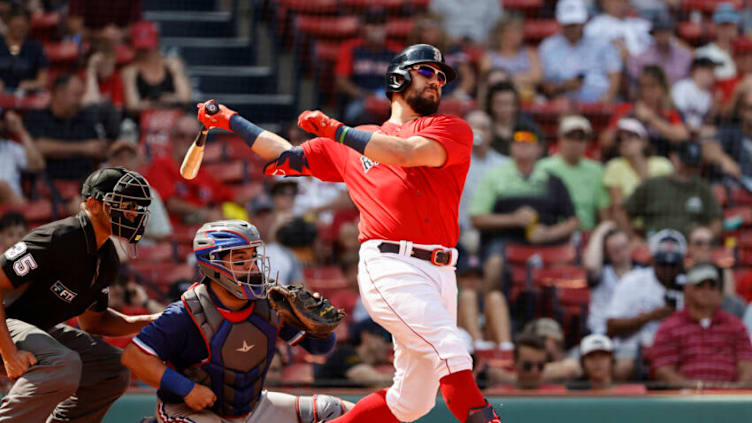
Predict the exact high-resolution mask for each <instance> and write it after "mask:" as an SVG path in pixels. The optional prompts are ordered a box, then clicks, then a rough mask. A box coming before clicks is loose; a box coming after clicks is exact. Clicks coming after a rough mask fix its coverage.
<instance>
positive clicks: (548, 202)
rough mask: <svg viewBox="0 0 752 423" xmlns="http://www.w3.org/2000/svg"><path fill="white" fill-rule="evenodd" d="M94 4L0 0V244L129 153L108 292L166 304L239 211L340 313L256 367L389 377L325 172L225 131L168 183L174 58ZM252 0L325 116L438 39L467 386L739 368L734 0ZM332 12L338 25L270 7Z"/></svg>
mask: <svg viewBox="0 0 752 423" xmlns="http://www.w3.org/2000/svg"><path fill="white" fill-rule="evenodd" d="M104 3H105V2H100V1H98V0H69V1H55V0H48V1H44V0H26V1H11V0H0V107H1V109H0V110H1V111H0V114H1V116H2V117H1V118H0V216H2V217H0V250H2V251H5V250H6V249H7V248H9V247H10V246H12V245H14V244H15V243H16V242H18V241H19V240H20V239H21V238H22V237H23V235H24V234H25V233H26V232H27V231H28V229H29V228H33V227H36V226H39V225H41V224H44V223H46V222H49V221H51V220H53V219H54V218H60V217H63V216H68V215H70V214H73V213H75V212H76V211H77V210H78V208H79V203H80V201H81V199H80V188H81V183H82V180H83V178H84V177H85V176H86V175H88V174H89V173H90V172H91V171H92V170H94V169H96V168H98V167H100V166H105V165H109V166H123V167H127V168H130V169H135V170H138V171H139V172H141V173H142V174H143V175H144V176H145V177H146V179H147V180H148V181H149V183H150V184H151V186H152V188H153V189H152V195H153V196H154V198H153V200H152V206H151V219H150V220H149V223H148V227H147V229H146V233H145V240H144V242H142V243H141V244H142V246H140V247H139V255H138V257H137V258H131V257H129V256H128V255H127V254H125V252H123V254H121V262H122V263H123V268H122V271H121V275H120V278H119V280H118V282H117V283H116V284H115V285H114V286H113V287H111V289H110V304H111V306H113V307H115V308H117V309H119V310H120V311H123V312H125V313H131V314H139V313H144V312H158V311H159V310H161V309H162V308H163V307H164V306H165V305H166V304H169V303H170V302H172V301H176V300H178V299H179V297H180V294H181V293H182V292H183V291H184V290H185V289H186V288H187V287H188V286H190V285H191V284H192V283H193V282H195V278H196V277H197V276H196V275H197V273H196V268H195V267H196V266H195V258H193V255H192V239H193V234H194V233H195V231H196V229H197V228H198V227H199V226H201V224H202V223H204V222H207V221H210V220H217V219H222V218H240V219H246V220H248V221H250V222H252V223H254V224H255V225H256V226H257V227H258V229H259V231H260V233H261V235H262V237H263V239H264V240H265V242H266V247H265V251H266V255H267V256H268V257H269V259H270V263H271V269H272V270H271V275H272V277H273V278H274V279H276V280H277V281H278V283H281V284H304V285H306V286H308V287H309V288H311V289H313V290H317V291H319V292H321V293H322V294H323V295H325V296H327V297H328V298H330V300H331V301H332V303H333V304H335V305H337V306H339V307H342V308H344V309H345V310H346V312H347V321H346V323H345V324H343V325H342V326H341V328H340V329H339V330H338V341H339V344H338V347H337V348H336V350H335V351H334V352H333V353H332V354H331V355H330V356H329V357H327V358H326V359H324V360H319V359H318V358H315V357H313V356H310V355H307V354H305V353H304V352H302V351H300V350H298V349H291V348H289V347H287V346H286V345H284V346H283V345H282V344H280V345H279V346H278V354H277V356H276V358H275V363H274V365H273V368H272V370H271V371H270V374H269V376H268V378H267V380H268V381H269V382H271V383H277V384H315V385H317V386H373V385H379V386H385V385H388V384H389V383H390V380H391V377H392V374H391V372H392V371H393V369H392V366H391V364H390V360H391V355H392V347H391V339H390V336H389V334H388V333H387V332H386V331H385V330H384V329H383V328H381V327H379V326H378V325H377V324H376V323H374V322H373V321H371V320H370V319H369V318H368V313H367V312H366V311H365V309H364V307H363V305H362V304H361V303H360V301H359V298H358V288H357V269H356V267H357V262H358V256H357V251H358V246H359V241H358V228H357V224H358V215H357V211H356V210H355V209H354V206H353V204H352V202H351V201H350V198H349V195H348V193H347V190H346V189H345V188H344V186H343V185H341V184H340V185H338V184H331V183H323V182H321V181H318V180H316V179H312V178H308V177H302V178H280V177H267V176H263V175H262V172H261V169H262V168H263V165H264V163H263V162H259V160H260V159H259V158H258V157H256V156H254V155H253V154H252V153H251V152H250V151H249V150H248V149H247V147H246V146H245V145H244V144H243V142H242V140H240V139H238V138H236V137H235V136H233V135H232V134H227V133H216V134H213V135H212V138H211V140H210V143H209V145H208V146H207V151H206V156H205V165H204V166H202V168H201V170H200V171H199V173H198V176H197V177H196V178H195V179H193V180H190V181H189V180H185V179H183V178H182V177H181V176H180V174H179V166H180V163H181V161H182V159H183V157H184V155H185V152H186V151H187V149H188V147H189V146H190V144H191V142H192V141H193V139H194V137H195V136H196V134H197V132H198V130H199V123H198V122H197V121H196V119H195V114H194V111H193V105H192V104H191V103H192V101H193V100H194V94H193V93H192V89H193V87H192V86H191V82H190V80H189V78H188V74H187V70H186V66H185V65H184V64H183V61H182V60H181V59H180V57H179V56H176V55H174V54H167V52H165V51H163V49H160V34H159V30H158V27H157V26H156V25H155V24H154V23H153V22H149V21H146V20H144V19H143V11H142V5H141V1H135V0H109V1H108V2H106V4H107V6H106V7H103V6H102V5H103V4H104ZM258 3H259V5H258V6H257V8H256V9H255V10H254V13H255V14H257V15H258V16H256V18H257V19H258V20H259V21H261V22H265V23H266V24H267V25H268V27H269V28H272V29H271V31H272V32H273V36H274V37H275V38H276V39H278V40H280V41H281V42H280V43H279V45H280V48H283V49H284V48H288V49H289V50H291V51H293V55H294V56H295V57H294V58H295V60H296V64H297V65H299V67H300V68H301V69H309V70H311V72H310V75H308V76H312V77H313V79H314V80H315V81H316V87H317V89H318V91H319V92H318V93H317V100H318V101H319V104H318V106H319V107H321V108H323V109H325V110H328V111H330V112H331V114H332V115H334V116H338V117H339V118H340V119H341V120H342V121H343V122H345V123H347V124H351V125H357V124H362V123H366V122H375V121H381V120H384V119H385V117H386V116H385V114H386V113H387V111H388V101H387V99H386V97H385V96H384V87H383V84H384V74H385V69H386V67H387V65H388V63H389V60H390V59H391V57H392V56H393V55H394V54H396V53H397V52H398V51H399V50H400V49H401V48H402V47H403V46H405V45H409V44H414V43H430V44H433V45H436V46H437V47H439V48H440V49H441V50H442V51H443V52H444V53H445V56H446V60H447V62H448V63H449V64H450V65H451V66H453V67H454V68H455V69H456V70H457V71H458V75H459V78H458V80H457V81H456V82H453V83H451V84H449V85H447V86H446V87H445V88H444V90H443V93H442V96H443V100H442V106H441V108H440V112H443V113H451V114H458V115H461V116H463V117H464V118H465V119H466V120H467V122H468V123H469V124H470V126H471V127H472V129H473V132H474V140H473V156H472V163H471V167H470V171H469V173H468V176H467V181H466V184H465V190H464V193H463V197H462V201H461V205H460V213H459V222H460V228H461V240H460V243H459V245H458V246H457V248H458V249H459V250H460V252H461V253H460V259H459V262H458V265H457V275H458V283H459V286H460V294H459V310H458V321H459V326H460V327H461V328H462V329H464V334H465V335H466V338H467V346H468V349H469V350H471V351H473V353H474V358H475V373H476V376H477V378H478V380H479V382H480V383H481V384H482V385H483V386H485V387H487V388H488V389H489V390H491V391H495V392H499V393H503V392H508V391H509V390H510V389H515V388H516V389H526V390H528V389H529V390H539V391H541V392H566V391H567V390H581V389H600V390H611V391H613V392H624V393H640V392H644V391H645V390H646V389H662V388H667V387H674V388H676V387H682V388H703V387H713V388H734V387H747V388H749V387H750V385H752V344H751V343H750V337H751V336H752V305H750V304H749V303H750V301H752V211H750V210H751V209H750V206H752V2H748V1H746V0H745V1H742V0H738V1H732V2H720V1H704V2H697V1H689V0H662V1H661V0H655V1H645V0H590V1H588V0H558V1H556V0H540V1H539V2H537V3H536V2H522V1H517V0H501V1H500V0H475V1H472V2H464V1H462V2H460V1H456V0H430V1H404V2H399V1H374V2H360V3H373V4H370V6H368V7H360V6H359V4H360V3H359V2H357V1H348V0H340V1H339V2H335V3H342V4H343V5H344V6H347V7H345V8H342V9H340V8H335V9H327V10H318V9H316V3H317V2H316V1H312V2H311V4H310V5H307V7H302V6H300V5H298V4H297V3H296V2H292V1H286V0H268V1H266V2H258ZM329 3H331V2H329ZM382 3H383V4H382ZM748 3H749V4H748ZM296 5H297V6H296ZM374 5H380V7H373V6H374ZM342 10H344V11H345V12H342ZM348 11H349V12H352V14H351V15H350V14H346V13H349V12H348ZM353 16H357V21H358V24H357V26H355V27H354V30H353V31H349V32H348V31H344V30H343V31H342V32H341V33H338V34H337V35H332V34H331V33H329V34H327V33H325V31H323V30H322V29H321V28H319V29H316V28H315V27H314V28H312V27H311V26H308V27H306V26H304V25H291V24H290V22H298V23H299V22H301V21H300V19H301V18H303V19H313V20H315V19H322V21H323V19H324V18H326V19H335V20H336V19H349V18H352V17H353ZM296 19H297V20H296ZM329 25H331V22H330V23H329ZM306 28H307V29H306ZM358 28H360V30H358ZM329 29H331V28H329ZM331 32H336V31H331ZM291 39H292V40H294V44H295V47H296V48H295V49H292V48H291V46H290V45H285V43H284V41H285V40H287V41H289V40H291ZM302 47H308V48H302ZM306 76H307V75H305V74H304V75H302V76H300V77H306ZM201 100H205V99H201ZM218 100H219V101H222V99H221V98H219V99H218ZM272 123H275V124H280V125H281V126H282V127H283V128H284V129H283V132H284V136H285V137H286V138H287V139H289V140H290V141H291V142H293V143H297V144H300V143H302V142H304V141H305V140H306V139H308V135H307V134H306V133H304V132H303V131H301V130H300V129H298V128H297V127H296V126H295V124H294V123H292V122H287V121H283V122H272ZM72 324H75V322H72ZM111 341H112V342H113V343H114V344H116V345H119V346H124V345H125V344H127V343H128V342H129V340H128V339H112V340H111Z"/></svg>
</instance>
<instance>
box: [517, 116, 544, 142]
mask: <svg viewBox="0 0 752 423" xmlns="http://www.w3.org/2000/svg"><path fill="white" fill-rule="evenodd" d="M540 140H541V139H540V136H538V131H537V130H536V128H535V127H534V126H533V125H531V124H529V123H527V122H525V121H524V120H519V121H518V122H517V123H516V124H515V125H514V132H513V133H512V142H531V143H537V142H539V141H540Z"/></svg>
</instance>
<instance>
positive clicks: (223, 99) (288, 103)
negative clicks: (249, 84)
mask: <svg viewBox="0 0 752 423" xmlns="http://www.w3.org/2000/svg"><path fill="white" fill-rule="evenodd" d="M209 98H214V99H216V100H217V101H218V102H220V103H222V104H226V105H227V107H230V108H231V109H233V110H236V111H237V112H238V113H240V114H241V115H243V116H244V117H245V118H247V119H249V120H251V121H253V122H289V121H291V120H292V119H294V118H295V117H296V116H297V110H296V105H295V98H294V97H293V96H291V95H288V94H222V93H202V94H201V96H200V98H195V100H196V101H206V99H209Z"/></svg>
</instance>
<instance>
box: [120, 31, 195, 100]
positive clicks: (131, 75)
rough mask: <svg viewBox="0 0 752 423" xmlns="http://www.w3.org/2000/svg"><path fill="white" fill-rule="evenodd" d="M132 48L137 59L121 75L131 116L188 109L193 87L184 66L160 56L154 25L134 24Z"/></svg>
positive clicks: (157, 34) (174, 59) (176, 59)
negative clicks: (163, 109) (161, 110)
mask: <svg viewBox="0 0 752 423" xmlns="http://www.w3.org/2000/svg"><path fill="white" fill-rule="evenodd" d="M131 45H132V46H133V48H134V49H135V50H136V55H135V57H134V58H133V63H131V64H130V65H128V66H126V67H125V68H123V72H122V77H123V86H124V89H125V107H126V109H127V110H128V111H129V112H130V113H133V114H138V113H139V112H141V111H142V110H146V109H152V108H157V107H171V106H179V105H186V104H188V103H189V102H190V101H191V86H190V84H189V83H188V78H187V76H186V74H185V70H184V69H183V63H182V62H181V61H180V60H179V59H178V58H175V57H169V58H168V57H165V56H163V55H162V53H160V52H159V32H158V31H157V27H156V26H155V25H154V24H153V23H151V22H148V21H141V22H138V23H136V24H134V25H133V27H132V29H131Z"/></svg>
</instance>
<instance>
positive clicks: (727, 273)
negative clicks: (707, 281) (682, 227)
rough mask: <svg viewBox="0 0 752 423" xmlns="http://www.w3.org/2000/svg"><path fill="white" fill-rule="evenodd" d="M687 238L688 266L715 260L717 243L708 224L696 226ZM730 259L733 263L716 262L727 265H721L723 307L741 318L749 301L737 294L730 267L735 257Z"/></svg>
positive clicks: (686, 264)
mask: <svg viewBox="0 0 752 423" xmlns="http://www.w3.org/2000/svg"><path fill="white" fill-rule="evenodd" d="M687 240H688V243H687V259H686V260H685V263H684V264H685V266H686V267H687V268H689V267H692V266H694V265H695V264H697V263H711V262H713V249H714V245H715V244H714V242H713V241H714V239H713V233H712V232H711V231H710V228H708V227H707V226H695V227H694V228H692V231H691V232H690V233H689V236H688V237H687ZM730 261H731V262H732V263H716V264H718V265H724V266H725V267H719V271H720V272H721V278H722V282H723V303H722V304H721V308H722V309H723V311H725V312H726V313H729V314H732V315H734V316H736V317H738V318H740V319H741V318H742V317H743V316H744V311H745V309H746V307H747V303H746V302H745V301H744V300H743V299H741V298H739V297H737V296H736V281H735V280H734V271H733V270H732V269H731V267H730V265H731V264H733V258H730Z"/></svg>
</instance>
